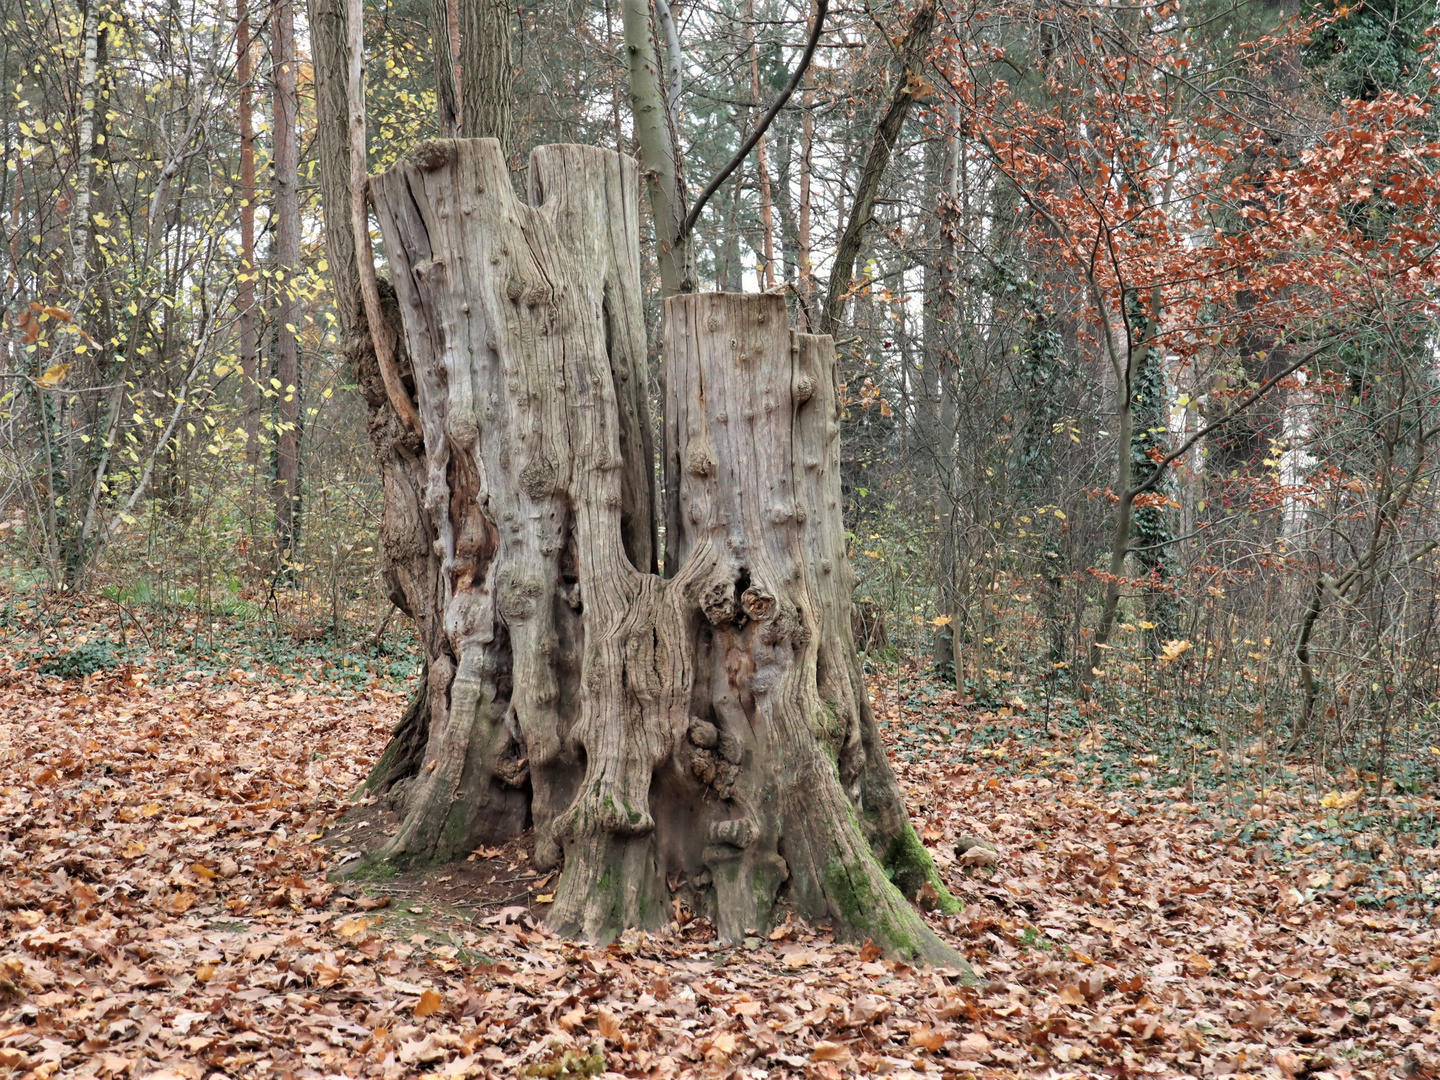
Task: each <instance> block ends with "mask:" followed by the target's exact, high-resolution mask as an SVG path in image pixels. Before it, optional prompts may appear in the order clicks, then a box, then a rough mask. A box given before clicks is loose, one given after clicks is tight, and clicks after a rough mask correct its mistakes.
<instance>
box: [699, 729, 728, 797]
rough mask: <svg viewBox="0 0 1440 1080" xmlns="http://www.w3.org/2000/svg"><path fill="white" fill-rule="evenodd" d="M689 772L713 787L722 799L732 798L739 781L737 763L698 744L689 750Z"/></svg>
mask: <svg viewBox="0 0 1440 1080" xmlns="http://www.w3.org/2000/svg"><path fill="white" fill-rule="evenodd" d="M722 738H723V736H722ZM690 773H691V775H692V776H694V777H695V779H696V780H699V781H700V782H701V783H702V784H706V785H708V786H709V787H713V788H714V789H715V793H716V794H717V795H719V796H720V797H721V798H722V799H730V798H734V796H735V785H736V784H737V783H739V781H740V766H739V765H737V764H735V762H733V761H726V760H725V759H724V758H723V757H720V756H719V755H717V754H716V753H715V751H713V750H706V749H704V748H702V747H698V746H697V747H695V748H694V749H692V750H691V751H690Z"/></svg>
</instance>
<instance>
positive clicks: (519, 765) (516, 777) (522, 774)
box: [495, 758, 530, 788]
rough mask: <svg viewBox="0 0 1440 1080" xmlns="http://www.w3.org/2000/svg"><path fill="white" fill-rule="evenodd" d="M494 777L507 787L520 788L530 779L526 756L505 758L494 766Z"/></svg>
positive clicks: (528, 763)
mask: <svg viewBox="0 0 1440 1080" xmlns="http://www.w3.org/2000/svg"><path fill="white" fill-rule="evenodd" d="M495 779H497V780H499V781H500V783H502V784H504V785H505V786H506V787H508V788H522V787H524V786H525V785H526V784H527V783H528V782H529V780H530V762H529V760H528V759H527V758H518V759H517V758H506V759H505V760H503V761H501V762H500V763H499V764H498V765H496V766H495Z"/></svg>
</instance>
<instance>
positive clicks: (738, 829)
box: [709, 818, 760, 848]
mask: <svg viewBox="0 0 1440 1080" xmlns="http://www.w3.org/2000/svg"><path fill="white" fill-rule="evenodd" d="M709 833H710V842H711V843H714V844H729V845H730V846H731V847H737V848H748V847H750V846H751V845H752V844H754V843H755V841H756V840H757V839H758V838H759V836H760V828H759V826H758V825H756V824H755V822H753V821H751V820H750V819H749V818H732V819H731V820H729V821H712V822H711V823H710V829H709Z"/></svg>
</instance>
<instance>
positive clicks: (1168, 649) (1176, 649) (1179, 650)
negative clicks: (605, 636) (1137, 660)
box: [1160, 641, 1194, 664]
mask: <svg viewBox="0 0 1440 1080" xmlns="http://www.w3.org/2000/svg"><path fill="white" fill-rule="evenodd" d="M1192 648H1194V646H1192V645H1191V644H1190V642H1188V641H1167V642H1165V644H1164V646H1163V647H1162V648H1161V650H1160V659H1161V660H1163V661H1164V662H1165V663H1167V664H1168V663H1170V662H1171V661H1172V660H1178V659H1180V657H1181V656H1182V655H1183V654H1184V653H1186V652H1189V651H1190V649H1192Z"/></svg>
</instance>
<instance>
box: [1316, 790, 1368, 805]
mask: <svg viewBox="0 0 1440 1080" xmlns="http://www.w3.org/2000/svg"><path fill="white" fill-rule="evenodd" d="M1359 798H1360V792H1359V791H1358V790H1357V791H1347V792H1344V793H1343V794H1342V793H1341V792H1338V791H1331V792H1329V793H1328V794H1326V795H1325V796H1324V798H1322V799H1321V800H1320V805H1321V806H1323V807H1325V808H1326V809H1327V810H1344V809H1346V808H1347V807H1351V806H1354V805H1355V803H1356V802H1357V801H1358V800H1359Z"/></svg>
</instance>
